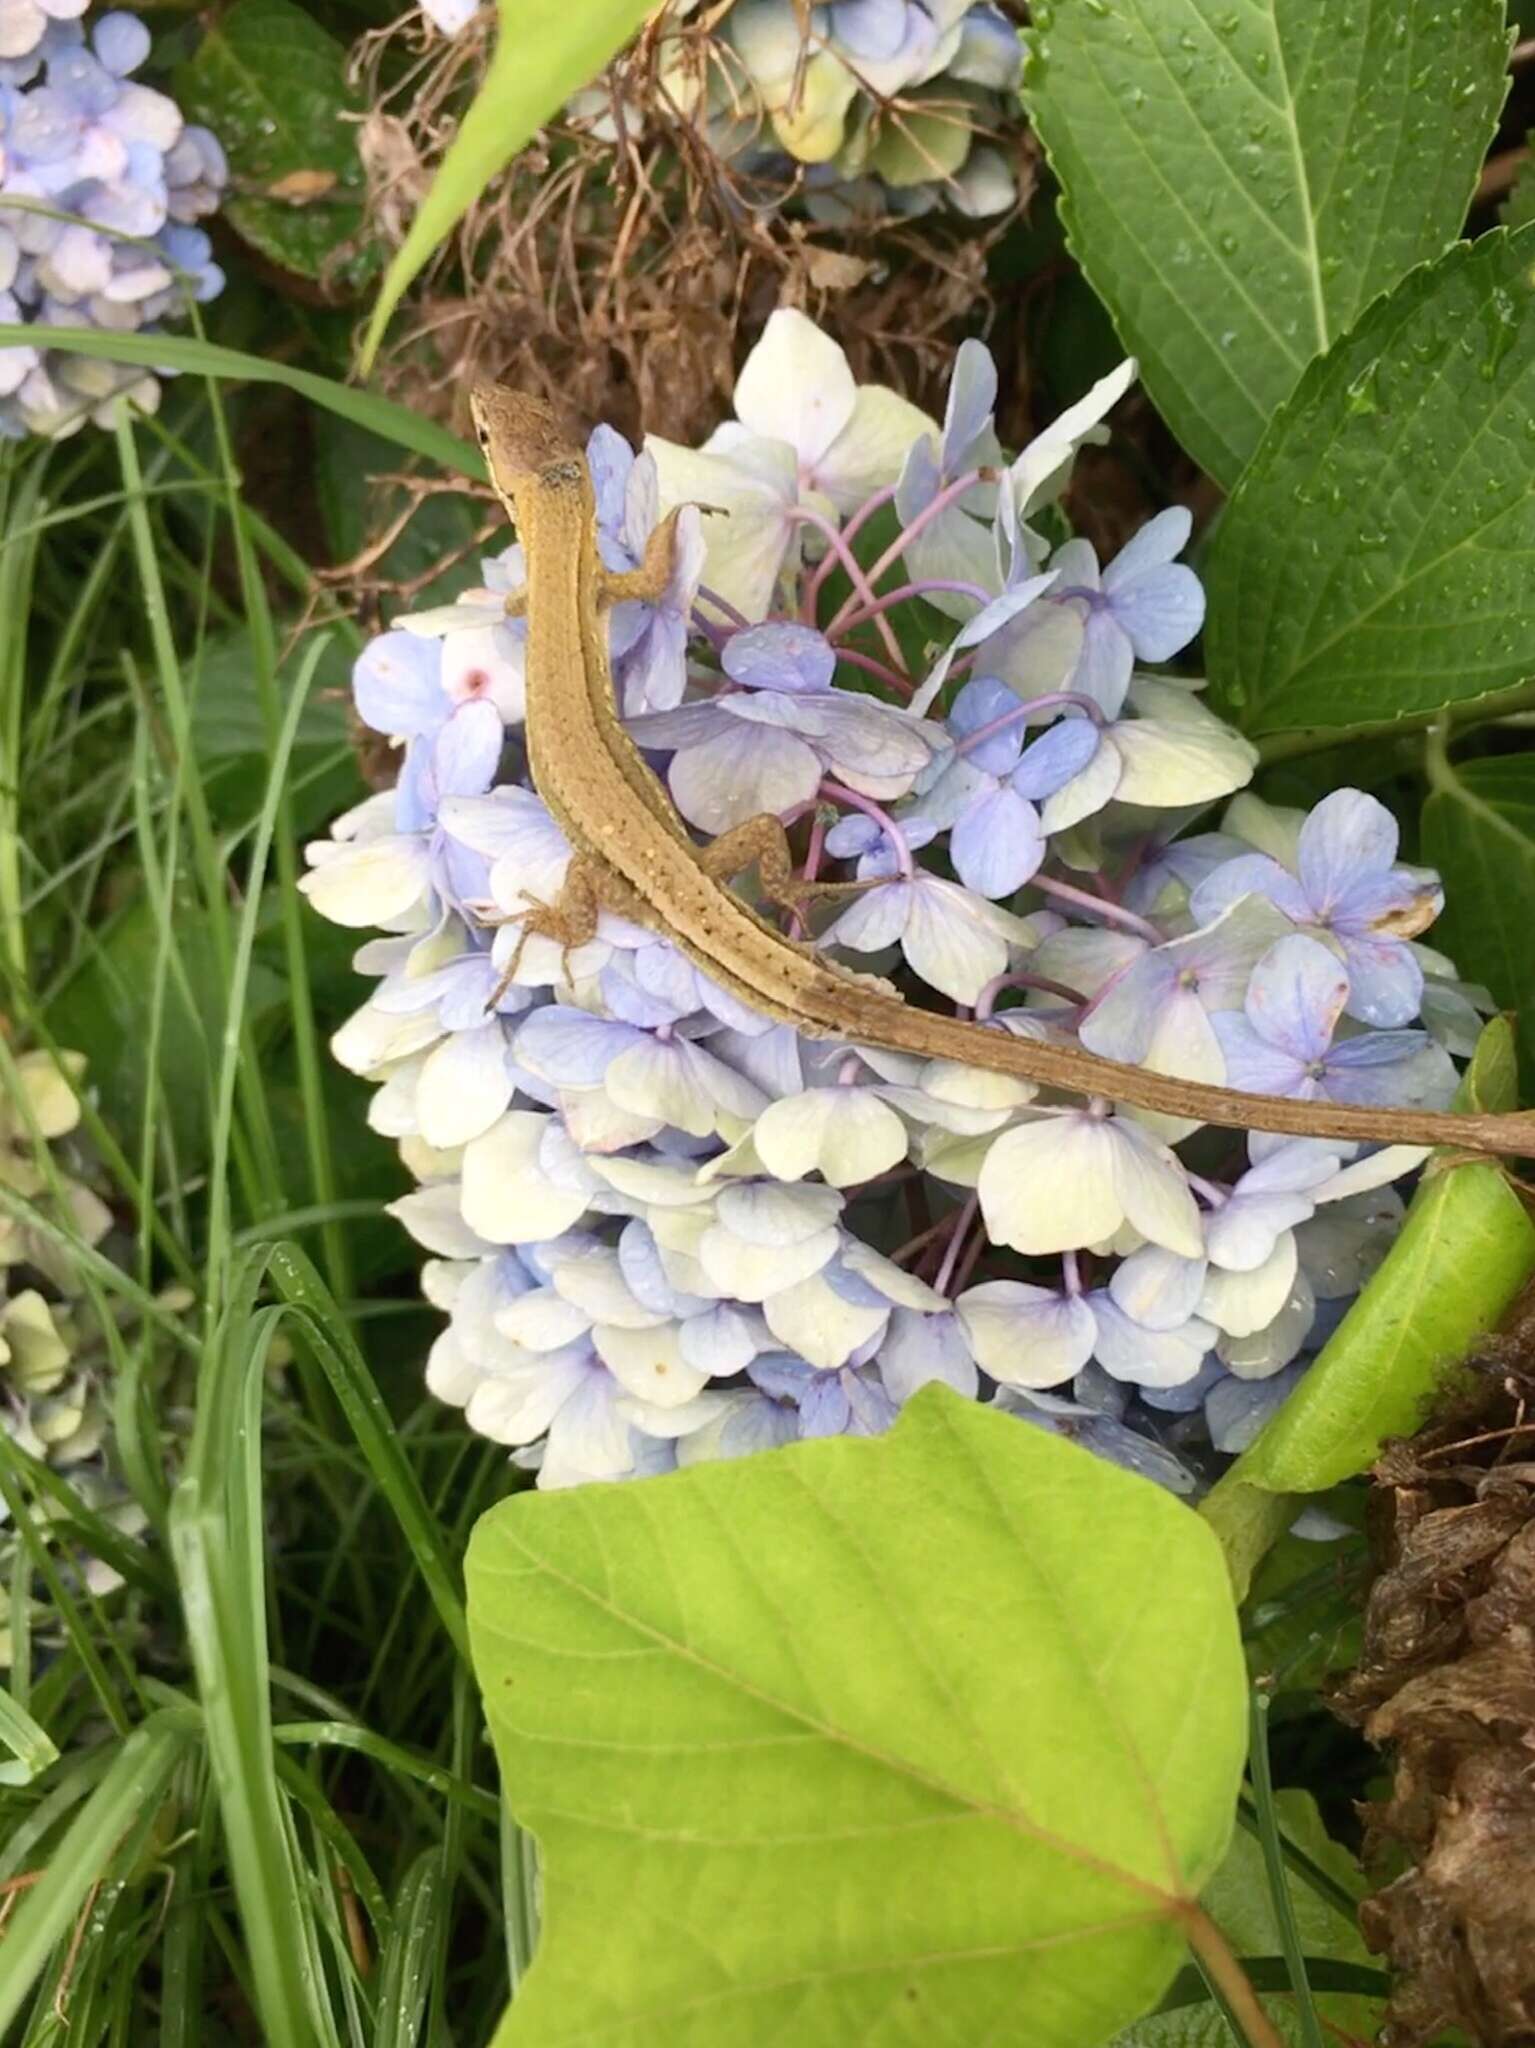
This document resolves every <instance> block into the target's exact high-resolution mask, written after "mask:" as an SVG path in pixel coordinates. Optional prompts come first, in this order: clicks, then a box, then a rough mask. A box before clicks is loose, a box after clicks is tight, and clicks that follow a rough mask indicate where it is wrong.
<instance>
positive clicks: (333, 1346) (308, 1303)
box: [267, 1243, 469, 1666]
mask: <svg viewBox="0 0 1535 2048" xmlns="http://www.w3.org/2000/svg"><path fill="white" fill-rule="evenodd" d="M267 1257H268V1258H269V1259H270V1262H271V1272H272V1280H273V1284H274V1285H275V1286H276V1288H277V1290H278V1292H279V1293H280V1294H281V1295H282V1297H283V1299H284V1300H285V1301H286V1302H288V1303H289V1304H290V1305H291V1306H292V1307H293V1308H294V1309H296V1310H298V1311H299V1312H300V1314H299V1317H298V1318H297V1329H298V1330H300V1331H301V1332H302V1333H303V1339H304V1341H306V1342H308V1343H309V1344H310V1346H311V1347H312V1348H313V1351H314V1355H315V1357H316V1359H317V1360H318V1361H319V1364H320V1367H321V1369H322V1370H323V1372H324V1373H325V1376H326V1378H327V1379H328V1380H329V1382H330V1385H331V1390H332V1392H333V1393H334V1395H335V1397H336V1400H337V1401H338V1403H339V1404H340V1406H341V1409H342V1411H343V1413H344V1414H345V1416H346V1419H347V1422H348V1424H349V1425H350V1427H351V1430H352V1434H353V1435H354V1436H355V1437H356V1439H357V1442H358V1445H359V1446H360V1448H361V1450H362V1453H363V1455H364V1457H365V1458H366V1459H367V1461H368V1465H369V1468H370V1470H371V1471H372V1473H373V1476H374V1478H375V1479H376V1481H377V1482H378V1487H379V1490H380V1492H381V1493H382V1494H383V1496H384V1498H385V1500H386V1501H387V1502H388V1504H389V1507H390V1509H391V1510H392V1512H393V1514H394V1517H395V1519H396V1521H397V1522H398V1523H399V1525H400V1528H401V1530H402V1531H403V1532H404V1535H405V1540H406V1542H407V1543H408V1544H409V1546H410V1553H411V1556H412V1558H413V1559H414V1561H415V1565H416V1569H417V1571H418V1572H419V1573H420V1574H421V1578H422V1581H423V1582H424V1584H425V1586H426V1589H427V1592H428V1594H429V1595H430V1597H431V1601H432V1605H433V1606H434V1607H435V1608H436V1609H437V1613H438V1616H439V1618H440V1619H441V1621H442V1624H443V1627H444V1628H445V1629H446V1630H447V1631H448V1635H449V1637H450V1638H451V1639H452V1642H453V1644H454V1647H455V1648H456V1649H457V1651H458V1653H459V1655H460V1657H461V1658H462V1659H463V1660H464V1663H465V1665H466V1666H467V1665H468V1663H469V1633H468V1625H467V1623H466V1621H465V1619H464V1606H463V1601H462V1598H461V1597H460V1594H459V1591H458V1575H457V1572H456V1569H455V1567H454V1565H453V1562H452V1560H451V1559H450V1557H449V1555H448V1552H447V1549H446V1547H445V1545H444V1544H443V1542H442V1538H441V1535H440V1532H439V1529H438V1525H437V1522H436V1519H435V1518H434V1516H433V1514H432V1511H431V1509H430V1508H429V1507H428V1506H427V1503H426V1499H425V1496H424V1495H423V1494H422V1491H421V1487H420V1483H419V1481H418V1480H417V1478H416V1475H415V1473H414V1472H413V1471H412V1470H411V1468H410V1465H409V1464H408V1463H407V1461H406V1458H405V1454H404V1452H403V1451H402V1449H401V1448H400V1441H399V1436H398V1434H397V1432H396V1430H395V1427H394V1422H393V1419H392V1418H391V1416H390V1414H389V1410H388V1409H387V1408H386V1407H385V1406H384V1403H383V1401H382V1399H381V1398H380V1396H379V1391H378V1388H377V1387H376V1386H375V1385H374V1383H373V1375H372V1374H371V1373H370V1372H369V1371H368V1367H367V1362H366V1360H365V1359H364V1358H363V1355H362V1353H361V1351H360V1350H359V1349H358V1348H357V1343H356V1340H355V1338H354V1337H353V1336H352V1333H351V1331H350V1330H349V1329H348V1327H347V1325H346V1322H345V1320H344V1318H343V1317H342V1315H341V1313H340V1311H339V1309H338V1308H337V1307H336V1304H335V1302H334V1301H333V1300H332V1298H331V1296H330V1295H329V1294H328V1293H327V1291H326V1288H325V1283H324V1282H323V1281H322V1280H321V1278H320V1276H319V1274H318V1273H317V1272H316V1271H315V1268H314V1265H313V1263H312V1261H311V1260H310V1259H309V1258H308V1257H306V1255H305V1254H304V1253H303V1252H302V1251H300V1249H299V1248H298V1246H297V1245H295V1244H287V1243H284V1244H276V1245H271V1246H269V1247H268V1248H267Z"/></svg>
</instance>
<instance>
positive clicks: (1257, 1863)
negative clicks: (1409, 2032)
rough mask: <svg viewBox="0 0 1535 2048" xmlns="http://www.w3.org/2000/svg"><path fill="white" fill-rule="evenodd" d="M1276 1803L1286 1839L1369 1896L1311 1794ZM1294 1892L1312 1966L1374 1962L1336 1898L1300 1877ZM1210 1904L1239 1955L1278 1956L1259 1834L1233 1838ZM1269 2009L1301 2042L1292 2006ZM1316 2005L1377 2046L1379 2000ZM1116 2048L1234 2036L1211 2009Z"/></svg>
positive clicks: (1347, 1887) (1142, 2032) (1124, 2038)
mask: <svg viewBox="0 0 1535 2048" xmlns="http://www.w3.org/2000/svg"><path fill="white" fill-rule="evenodd" d="M1274 1805H1275V1809H1276V1811H1277V1815H1278V1819H1279V1829H1280V1834H1281V1836H1282V1838H1283V1839H1284V1840H1285V1841H1286V1842H1288V1843H1290V1844H1291V1845H1292V1846H1293V1847H1295V1848H1297V1849H1299V1850H1301V1851H1303V1852H1304V1854H1305V1855H1306V1856H1307V1857H1309V1858H1310V1860H1311V1861H1312V1862H1313V1863H1314V1864H1316V1865H1318V1866H1319V1867H1320V1868H1321V1870H1322V1871H1323V1872H1324V1873H1325V1874H1326V1875H1327V1876H1328V1877H1330V1878H1331V1879H1332V1880H1333V1881H1334V1884H1335V1885H1336V1886H1338V1887H1340V1888H1341V1889H1342V1890H1343V1891H1344V1892H1345V1893H1347V1894H1350V1895H1352V1896H1353V1897H1355V1898H1358V1897H1362V1896H1363V1893H1364V1888H1365V1887H1364V1880H1363V1878H1362V1877H1361V1875H1360V1872H1359V1867H1358V1865H1357V1864H1356V1863H1355V1862H1354V1859H1353V1858H1352V1857H1351V1856H1350V1855H1349V1853H1348V1851H1347V1850H1346V1849H1343V1848H1340V1847H1339V1845H1338V1844H1337V1843H1336V1842H1334V1841H1331V1840H1329V1838H1328V1835H1327V1831H1326V1829H1325V1828H1324V1827H1323V1826H1322V1817H1321V1815H1320V1814H1319V1813H1318V1812H1317V1809H1316V1802H1315V1801H1314V1800H1313V1799H1312V1798H1311V1797H1310V1795H1309V1794H1308V1793H1305V1792H1298V1791H1287V1792H1281V1793H1279V1794H1278V1796H1277V1797H1276V1798H1275V1801H1274ZM1289 1890H1290V1898H1291V1903H1292V1906H1293V1908H1294V1912H1295V1919H1296V1923H1297V1926H1298V1929H1299V1932H1300V1938H1301V1945H1302V1947H1303V1949H1304V1950H1305V1954H1306V1957H1307V1960H1308V1961H1310V1960H1311V1959H1312V1958H1313V1957H1315V1958H1318V1959H1319V1960H1322V1961H1325V1962H1330V1963H1347V1964H1357V1965H1365V1964H1368V1962H1369V1960H1370V1954H1369V1950H1368V1949H1367V1948H1366V1947H1365V1945H1364V1942H1363V1940H1362V1939H1361V1937H1360V1933H1359V1929H1358V1926H1357V1924H1356V1922H1355V1920H1354V1916H1353V1915H1352V1914H1351V1913H1345V1912H1343V1911H1342V1910H1341V1908H1340V1907H1339V1906H1338V1904H1337V1903H1336V1902H1335V1900H1334V1899H1332V1898H1330V1897H1324V1896H1322V1895H1321V1894H1320V1893H1319V1892H1318V1891H1317V1890H1316V1889H1314V1888H1313V1887H1312V1886H1311V1885H1308V1884H1306V1883H1305V1882H1304V1881H1303V1880H1302V1879H1301V1878H1300V1877H1298V1876H1297V1875H1296V1874H1295V1872H1293V1871H1291V1872H1290V1873H1289ZM1203 1904H1204V1907H1205V1911H1206V1912H1207V1913H1208V1914H1209V1915H1210V1917H1211V1919H1212V1920H1214V1922H1215V1924H1216V1926H1217V1927H1219V1928H1220V1930H1221V1932H1222V1934H1224V1935H1225V1937H1226V1939H1227V1941H1228V1942H1229V1943H1230V1944H1231V1946H1232V1948H1233V1949H1235V1950H1236V1952H1237V1954H1238V1955H1241V1956H1249V1955H1271V1954H1273V1952H1274V1950H1275V1949H1276V1948H1277V1946H1278V1943H1279V1924H1278V1918H1277V1915H1276V1914H1275V1911H1274V1899H1273V1893H1272V1892H1271V1890H1270V1888H1269V1883H1268V1879H1267V1876H1266V1874H1265V1872H1264V1867H1263V1851H1262V1849H1261V1847H1260V1846H1259V1843H1258V1840H1257V1838H1256V1836H1254V1835H1252V1834H1249V1833H1248V1832H1247V1830H1246V1829H1244V1828H1239V1829H1238V1830H1237V1832H1236V1834H1235V1835H1234V1836H1233V1837H1232V1841H1231V1848H1230V1851H1229V1853H1228V1854H1227V1857H1226V1860H1225V1862H1224V1863H1223V1864H1222V1865H1221V1867H1220V1869H1219V1870H1218V1871H1217V1872H1216V1873H1215V1876H1214V1877H1213V1878H1212V1879H1211V1880H1210V1883H1209V1885H1208V1886H1207V1887H1206V1889H1205V1894H1204V1900H1203ZM1262 2004H1263V2009H1264V2011H1265V2012H1266V2013H1267V2014H1268V2016H1269V2018H1270V2020H1271V2021H1272V2022H1273V2024H1274V2025H1275V2027H1276V2028H1277V2029H1278V2031H1279V2035H1280V2038H1281V2040H1283V2041H1286V2042H1298V2041H1299V2040H1300V2038H1301V2036H1300V2029H1299V2027H1298V2026H1297V2024H1296V2020H1295V2009H1294V2003H1293V2001H1292V2000H1291V1999H1289V1998H1284V1997H1273V1998H1265V1999H1264V2000H1263V2001H1262ZM1316 2004H1317V2011H1318V2015H1319V2016H1320V2017H1321V2019H1323V2020H1324V2021H1325V2022H1327V2024H1328V2025H1329V2027H1331V2028H1333V2029H1337V2030H1338V2031H1340V2032H1341V2033H1342V2034H1343V2035H1344V2036H1345V2037H1352V2038H1354V2039H1357V2040H1360V2041H1368V2040H1372V2039H1373V2038H1374V2036H1375V2033H1376V2031H1377V2029H1378V2028H1379V2026H1380V2021H1381V2009H1380V2003H1379V2001H1378V2000H1376V1999H1372V1998H1361V1997H1357V1996H1349V1995H1346V1994H1343V1993H1339V1992H1320V1993H1318V1995H1317V1999H1316ZM1330 2038H1332V2039H1336V2038H1337V2036H1336V2034H1333V2035H1331V2036H1330ZM1115 2048H1231V2035H1230V2033H1229V2032H1228V2031H1227V2028H1226V2023H1225V2021H1224V2020H1223V2019H1222V2018H1221V2016H1220V2014H1219V2013H1218V2012H1217V2011H1216V2009H1215V2007H1214V2006H1213V2005H1210V2004H1208V2003H1206V2004H1204V2005H1201V2006H1193V2007H1187V2006H1185V2007H1182V2008H1180V2009H1179V2010H1177V2011H1175V2012H1160V2013H1154V2014H1152V2015H1151V2017H1150V2018H1148V2019H1144V2020H1141V2021H1140V2022H1139V2023H1138V2024H1137V2025H1135V2026H1133V2027H1131V2028H1130V2029H1129V2030H1128V2031H1127V2032H1126V2033H1124V2034H1121V2035H1120V2037H1119V2040H1118V2042H1117V2043H1116V2044H1115Z"/></svg>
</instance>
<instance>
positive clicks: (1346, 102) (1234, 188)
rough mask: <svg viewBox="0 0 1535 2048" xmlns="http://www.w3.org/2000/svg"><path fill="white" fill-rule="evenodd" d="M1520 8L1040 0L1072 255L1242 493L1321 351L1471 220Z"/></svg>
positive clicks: (1039, 30) (1297, 0)
mask: <svg viewBox="0 0 1535 2048" xmlns="http://www.w3.org/2000/svg"><path fill="white" fill-rule="evenodd" d="M1507 52H1508V41H1507V31H1506V29H1505V27H1504V19H1503V0H1458V4H1456V5H1454V6H1446V5H1445V4H1444V0H1358V4H1356V5H1353V6H1344V5H1342V4H1341V0H1043V4H1037V5H1036V6H1035V8H1034V33H1033V37H1032V56H1031V61H1030V65H1029V72H1028V78H1027V81H1026V93H1027V98H1028V102H1029V109H1030V113H1031V114H1032V116H1033V120H1034V125H1035V127H1036V128H1037V129H1038V130H1039V133H1040V135H1041V137H1042V138H1043V140H1044V143H1045V147H1046V149H1047V150H1048V151H1049V154H1050V160H1051V162H1052V164H1053V165H1054V168H1055V171H1056V174H1057V176H1058V177H1059V178H1060V181H1061V185H1062V188H1063V192H1064V198H1063V204H1062V211H1063V214H1064V217H1065V220H1066V225H1067V229H1068V232H1069V235H1070V238H1071V244H1072V247H1073V249H1074V250H1075V252H1076V255H1077V257H1078V259H1079V260H1080V262H1081V264H1082V267H1083V269H1084V270H1085V271H1086V273H1087V276H1088V279H1089V281H1090V282H1091V283H1092V285H1093V287H1094V289H1095V290H1096V291H1097V293H1098V295H1099V296H1100V298H1102V299H1103V301H1104V303H1105V304H1106V305H1107V306H1108V308H1109V310H1110V312H1111V313H1112V314H1113V315H1114V318H1115V321H1116V323H1117V325H1118V327H1119V331H1120V334H1121V336H1122V337H1123V340H1124V342H1125V345H1126V347H1127V348H1130V349H1133V350H1134V352H1135V353H1136V355H1138V356H1139V357H1140V359H1141V363H1142V368H1143V373H1144V376H1145V380H1146V388H1147V389H1148V391H1149V392H1150V393H1151V396H1152V397H1153V398H1154V399H1155V400H1156V402H1157V405H1158V406H1159V407H1160V408H1161V410H1162V412H1163V413H1164V414H1165V416H1166V418H1167V420H1168V423H1169V424H1170V425H1171V427H1172V428H1173V430H1174V432H1175V433H1176V434H1177V435H1178V436H1179V438H1180V439H1181V440H1182V441H1183V442H1184V444H1185V446H1187V447H1188V449H1189V450H1190V452H1191V453H1192V454H1194V455H1195V456H1197V457H1198V459H1199V461H1200V462H1202V463H1203V464H1204V466H1205V467H1206V469H1208V470H1209V471H1210V473H1211V475H1212V476H1214V477H1215V478H1216V479H1217V480H1218V481H1219V482H1221V483H1223V484H1226V485H1227V486H1230V485H1231V484H1233V483H1235V481H1236V479H1237V477H1238V475H1239V474H1240V472H1241V470H1242V466H1243V464H1244V463H1245V462H1246V461H1247V459H1248V457H1249V456H1250V455H1251V454H1252V452H1253V450H1254V449H1255V448H1256V447H1257V445H1258V441H1259V439H1260V437H1261V436H1262V434H1263V431H1264V428H1265V427H1266V426H1267V424H1268V422H1269V419H1270V417H1271V416H1272V414H1273V412H1274V409H1275V407H1276V406H1278V405H1279V403H1280V401H1281V400H1282V399H1284V398H1285V397H1287V396H1288V394H1289V393H1290V392H1291V391H1292V390H1293V389H1294V387H1295V383H1296V380H1297V379H1298V378H1299V376H1300V374H1301V372H1302V370H1303V369H1304V368H1305V367H1306V364H1307V363H1308V362H1309V361H1310V360H1311V358H1312V357H1313V356H1315V355H1318V354H1320V353H1322V352H1323V351H1324V350H1326V349H1327V348H1329V347H1331V346H1332V344H1333V343H1334V342H1336V341H1337V340H1338V338H1339V337H1340V336H1341V335H1342V334H1344V333H1345V332H1346V331H1347V329H1348V328H1349V327H1350V326H1351V325H1352V324H1353V322H1354V320H1355V319H1356V318H1357V317H1358V315H1359V313H1360V312H1361V310H1362V309H1363V308H1364V307H1365V306H1367V305H1369V303H1370V301H1371V300H1372V299H1373V298H1375V297H1376V296H1377V294H1378V293H1380V292H1383V291H1387V290H1389V289H1390V288H1391V286H1393V285H1394V284H1396V283H1397V282H1398V280H1399V279H1400V278H1401V277H1402V276H1403V275H1404V274H1405V273H1406V272H1407V271H1408V270H1410V269H1411V268H1412V267H1413V266H1414V265H1415V264H1417V263H1421V262H1423V261H1425V260H1426V259H1427V258H1429V257H1433V256H1437V255H1439V254H1440V252H1441V251H1442V250H1443V249H1444V248H1445V246H1446V244H1447V243H1449V242H1450V241H1451V240H1452V239H1453V237H1454V236H1455V235H1457V234H1458V233H1459V232H1460V228H1461V224H1462V222H1463V221H1464V220H1465V217H1466V208H1467V206H1468V204H1469V202H1470V198H1471V193H1472V188H1473V186H1474V185H1475V183H1476V176H1477V171H1478V168H1479V166H1480V164H1481V161H1482V157H1483V154H1484V152H1485V151H1486V148H1487V145H1488V143H1489V141H1490V140H1491V138H1492V132H1493V129H1494V127H1495V125H1496V123H1497V117H1498V110H1499V108H1500V107H1501V105H1502V102H1503V94H1504V89H1505V77H1504V69H1505V64H1506V60H1507Z"/></svg>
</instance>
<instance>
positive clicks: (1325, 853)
mask: <svg viewBox="0 0 1535 2048" xmlns="http://www.w3.org/2000/svg"><path fill="white" fill-rule="evenodd" d="M1399 837H1400V835H1399V833H1398V831H1397V823H1396V820H1395V818H1393V817H1392V815H1391V813H1390V812H1389V811H1388V810H1387V809H1386V807H1385V805H1384V804H1383V803H1379V802H1377V801H1376V799H1375V798H1374V797H1373V796H1366V795H1365V793H1364V791H1363V790H1359V789H1335V790H1334V791H1333V792H1332V794H1331V796H1324V797H1323V799H1322V801H1321V802H1320V803H1319V804H1318V805H1317V807H1316V809H1315V810H1314V811H1313V812H1312V813H1311V815H1310V817H1309V818H1307V820H1306V822H1305V824H1304V825H1302V827H1301V829H1300V843H1299V845H1298V847H1297V850H1296V863H1295V864H1296V867H1297V868H1298V870H1299V872H1300V879H1301V883H1302V886H1303V887H1304V889H1305V891H1306V895H1307V897H1308V898H1309V899H1310V902H1311V907H1312V913H1313V916H1314V918H1315V919H1316V921H1317V922H1319V923H1320V922H1324V921H1325V920H1326V919H1328V918H1329V917H1330V916H1331V914H1332V911H1333V910H1334V908H1335V907H1336V906H1337V905H1338V904H1339V903H1341V902H1342V901H1343V900H1344V898H1345V897H1347V895H1348V893H1349V891H1350V889H1351V888H1352V887H1354V886H1355V885H1356V884H1357V883H1359V882H1360V881H1362V880H1363V879H1364V878H1365V877H1366V876H1369V875H1376V874H1382V873H1384V872H1385V871H1386V870H1387V869H1388V868H1389V867H1390V866H1391V864H1392V862H1393V861H1394V860H1395V859H1396V849H1397V844H1398V840H1399Z"/></svg>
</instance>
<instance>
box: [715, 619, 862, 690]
mask: <svg viewBox="0 0 1535 2048" xmlns="http://www.w3.org/2000/svg"><path fill="white" fill-rule="evenodd" d="M720 665H721V667H722V668H723V669H724V671H725V673H726V675H727V676H729V677H730V679H731V681H732V682H734V683H740V684H742V685H743V686H745V687H747V688H749V689H766V690H828V689H830V688H831V679H832V676H833V675H834V674H835V672H836V667H837V657H836V655H835V654H834V653H833V652H832V649H831V643H830V642H829V641H828V640H827V639H826V636H825V635H824V634H822V633H818V632H817V631H816V630H815V628H814V627H813V626H799V625H793V624H788V623H785V624H774V625H765V626H752V627H750V628H749V629H748V630H747V631H746V632H744V633H733V634H732V635H731V636H730V638H729V639H728V640H727V641H726V642H725V647H724V651H723V653H722V654H721V656H720Z"/></svg>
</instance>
